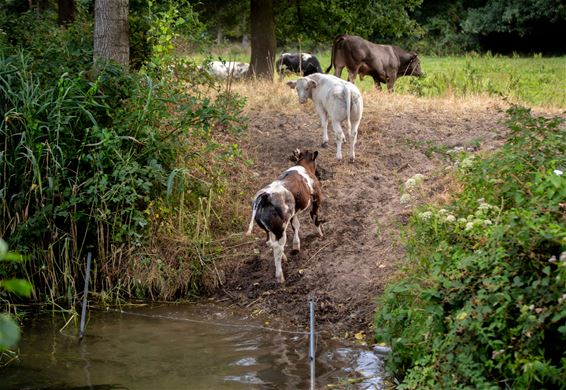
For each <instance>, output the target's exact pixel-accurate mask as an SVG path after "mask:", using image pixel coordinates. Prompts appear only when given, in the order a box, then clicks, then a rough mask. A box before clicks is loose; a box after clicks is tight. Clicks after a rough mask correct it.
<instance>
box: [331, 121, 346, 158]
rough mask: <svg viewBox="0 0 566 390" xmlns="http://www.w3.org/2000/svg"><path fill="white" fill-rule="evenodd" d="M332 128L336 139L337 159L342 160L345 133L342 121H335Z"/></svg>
mask: <svg viewBox="0 0 566 390" xmlns="http://www.w3.org/2000/svg"><path fill="white" fill-rule="evenodd" d="M332 128H333V129H334V138H335V139H336V159H338V160H342V139H344V132H343V131H342V126H340V121H338V120H336V119H333V120H332Z"/></svg>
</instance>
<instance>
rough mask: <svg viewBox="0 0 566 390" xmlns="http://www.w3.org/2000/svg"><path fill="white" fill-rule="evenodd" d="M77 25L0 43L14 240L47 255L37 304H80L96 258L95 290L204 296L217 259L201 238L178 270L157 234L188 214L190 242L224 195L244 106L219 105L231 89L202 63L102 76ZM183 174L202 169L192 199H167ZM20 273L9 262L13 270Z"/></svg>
mask: <svg viewBox="0 0 566 390" xmlns="http://www.w3.org/2000/svg"><path fill="white" fill-rule="evenodd" d="M169 10H170V8H169ZM28 17H30V16H29V15H28V14H24V15H23V16H22V18H28ZM167 20H168V21H171V20H173V19H167ZM14 23H15V24H16V25H17V24H18V23H20V22H19V21H18V20H15V21H14ZM35 23H40V22H39V21H38V20H35ZM175 23H176V22H175ZM79 25H82V24H80V23H79ZM35 28H37V30H40V29H41V28H40V27H39V26H37V27H35ZM43 28H48V27H43ZM72 29H73V27H72V26H71V27H70V28H69V30H66V29H58V28H53V29H52V30H50V37H52V40H53V41H54V42H58V43H59V46H56V45H52V44H51V42H49V40H45V39H44V38H43V36H41V35H38V36H36V37H33V36H31V35H30V36H29V39H30V42H28V43H27V44H26V45H24V46H25V47H24V49H17V48H14V47H11V46H10V45H8V44H6V43H4V44H3V45H2V46H1V47H0V118H1V119H0V175H1V176H2V180H0V186H1V187H0V215H1V217H0V236H3V237H5V238H6V239H7V240H8V241H9V243H10V245H11V246H12V247H14V248H15V249H16V250H17V251H18V252H20V253H23V254H26V255H29V254H32V253H33V254H34V256H33V257H32V259H33V260H30V262H29V264H26V267H25V270H24V271H23V273H24V274H28V275H30V277H31V278H32V279H33V281H34V285H35V287H36V288H35V289H34V294H36V295H35V296H34V298H35V299H42V300H43V299H45V300H49V301H59V300H64V301H66V302H67V303H73V301H74V299H75V291H76V290H77V286H78V285H80V283H79V282H80V277H81V275H84V271H83V268H84V261H83V260H82V259H84V255H85V253H86V251H89V250H90V251H93V252H94V253H95V259H96V260H97V262H98V265H97V266H96V267H95V272H99V273H100V274H98V275H95V277H94V278H93V279H94V281H95V283H97V285H96V286H95V289H98V290H99V291H103V290H104V291H107V292H108V293H105V294H110V295H114V297H116V296H122V297H127V296H134V295H135V296H136V297H139V298H141V297H144V296H154V297H168V298H171V297H173V296H175V295H177V294H179V293H191V292H195V291H196V288H198V286H199V281H198V276H199V274H200V273H201V270H202V269H203V268H204V267H206V266H207V264H206V262H204V261H203V260H202V257H201V256H200V255H199V254H198V253H194V250H192V249H190V248H192V247H193V244H192V243H191V242H187V243H186V245H185V246H184V247H183V248H184V249H183V250H184V252H183V253H181V254H179V255H177V256H174V259H173V260H172V261H171V263H167V264H164V262H161V260H159V261H157V259H153V258H151V255H149V256H148V255H145V253H147V252H149V253H156V252H158V247H159V245H163V244H162V243H160V242H159V241H158V240H157V237H158V236H159V235H160V234H163V230H166V229H169V228H170V226H169V221H168V220H167V218H169V219H171V218H173V216H174V215H176V214H177V213H179V214H180V215H184V216H185V218H184V220H183V223H182V224H181V225H178V226H176V228H177V229H178V232H177V233H176V234H177V235H184V234H187V236H188V237H190V235H191V233H192V230H191V229H192V228H193V226H192V225H191V224H190V223H189V222H188V221H192V219H193V214H194V215H195V216H196V215H197V214H198V213H199V212H200V209H201V208H202V205H204V201H203V199H210V197H211V194H216V193H222V191H224V187H225V185H226V183H225V179H224V177H223V172H222V169H221V168H220V167H219V165H222V164H224V161H228V160H230V159H233V158H234V156H236V155H237V153H238V148H237V147H236V148H232V146H224V145H222V144H220V143H219V142H217V141H216V140H215V138H216V137H217V136H218V134H221V135H222V136H223V137H227V135H230V134H235V133H237V132H239V131H242V130H243V128H244V122H243V121H242V119H241V117H240V116H241V109H242V105H243V101H242V99H240V98H239V97H237V96H234V95H230V94H219V95H218V96H217V97H214V98H213V97H210V95H211V94H210V93H209V92H210V91H211V90H214V89H217V90H218V89H219V86H216V85H215V84H214V83H212V81H211V80H210V79H209V78H206V77H205V78H203V77H201V76H200V73H201V72H197V69H196V66H195V65H194V64H191V63H189V62H179V63H175V64H172V66H171V67H169V64H170V63H168V62H166V61H165V60H164V59H163V56H161V57H160V61H157V60H156V61H154V62H153V66H151V67H147V68H145V69H144V71H143V72H141V73H130V74H125V73H123V72H122V71H121V69H119V68H116V67H113V66H111V65H109V66H107V67H105V68H102V69H101V70H100V71H99V72H98V73H97V75H96V77H95V76H94V75H93V74H91V73H90V72H89V71H88V70H89V69H90V68H91V65H92V64H91V63H90V62H88V64H86V65H84V66H77V63H73V62H68V61H69V58H70V57H69V56H68V55H65V53H68V52H69V49H70V47H69V46H68V45H67V43H69V44H71V43H72V42H65V41H64V39H62V37H66V36H67V35H68V34H70V33H69V31H71V30H72ZM167 31H169V30H167ZM156 34H157V33H156ZM163 39H164V41H160V42H166V41H167V42H168V38H167V37H166V38H163ZM42 42H45V43H42ZM28 48H29V49H28ZM42 49H44V50H47V51H48V52H49V56H50V58H49V61H44V51H43V50H42ZM88 50H89V49H88V48H87V49H86V51H87V52H88ZM83 53H84V52H83ZM161 54H163V53H161ZM82 61H83V62H84V61H85V59H84V58H83V59H82ZM86 61H92V57H91V56H90V55H89V56H88V57H87V60H86ZM85 69H87V71H85ZM181 75H182V76H183V77H184V78H183V80H182V81H180V80H179V79H178V78H177V77H179V76H181ZM188 91H190V92H191V93H192V94H189V93H188ZM206 91H209V92H206ZM213 95H214V94H213ZM179 167H183V168H186V169H188V170H190V171H191V175H190V179H189V180H187V183H186V185H185V186H184V187H183V189H184V191H185V192H184V193H183V192H182V191H181V193H183V194H184V196H183V197H182V201H181V200H179V198H174V199H167V200H166V198H167V183H168V179H169V177H170V175H171V173H172V172H173V171H174V170H175V169H178V168H179ZM213 206H214V205H212V204H211V205H209V206H208V207H209V208H210V209H212V210H213V208H212V207H213ZM154 207H157V208H158V210H155V209H154ZM207 223H210V220H208V221H207ZM199 228H201V226H199ZM199 234H200V233H199ZM208 243H210V239H209V241H208ZM205 249H206V248H205ZM199 250H201V251H202V250H203V248H202V247H201V248H200V249H199ZM140 257H143V258H149V261H147V262H145V263H143V262H141V261H140V262H138V261H137V260H139V258H140ZM185 269H186V270H188V271H187V272H185V273H183V272H180V271H182V270H185ZM8 271H9V269H8V268H6V267H5V266H0V275H3V274H4V273H7V272H8ZM175 273H176V275H175ZM156 275H157V276H156ZM173 276H174V277H173ZM9 287H18V286H17V285H9Z"/></svg>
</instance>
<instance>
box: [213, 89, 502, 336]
mask: <svg viewBox="0 0 566 390" xmlns="http://www.w3.org/2000/svg"><path fill="white" fill-rule="evenodd" d="M280 93H282V94H286V99H290V100H289V102H290V103H287V104H283V105H282V106H281V108H277V107H276V106H267V105H261V104H258V105H254V104H252V105H251V107H250V108H249V109H248V112H247V115H248V117H249V128H248V131H247V135H246V137H245V140H244V142H243V143H242V145H241V147H242V149H243V150H244V151H245V153H246V154H247V155H248V156H249V157H250V158H251V159H253V161H255V162H256V163H255V164H254V165H253V173H252V179H251V181H252V183H253V186H255V188H253V190H252V191H250V192H249V194H248V195H249V196H248V199H249V202H248V205H246V206H247V207H248V209H247V212H248V214H247V216H246V218H247V220H246V222H245V226H242V232H243V231H245V230H246V228H247V224H248V223H249V218H250V215H251V211H250V207H249V203H251V200H252V197H253V195H254V193H255V191H257V190H258V189H260V188H262V187H263V186H265V185H266V184H268V183H270V182H271V181H272V180H274V179H275V178H276V177H277V176H278V175H279V174H280V173H281V172H282V171H284V170H285V169H287V168H288V167H290V166H291V165H292V163H291V162H290V161H289V159H288V156H289V155H290V154H291V152H292V151H293V150H294V149H295V148H304V149H311V150H313V149H314V150H318V151H319V153H320V154H319V157H318V159H317V161H318V169H319V173H320V183H321V186H322V191H323V194H324V201H323V205H322V211H321V212H322V218H323V219H325V220H326V223H325V224H324V233H325V236H324V237H323V238H320V237H319V236H318V233H317V230H316V228H315V226H314V225H313V223H312V222H311V221H310V219H309V218H308V213H305V214H303V215H302V218H301V229H300V236H301V252H300V253H299V254H296V255H293V254H291V243H292V229H289V230H288V232H287V233H288V240H287V247H286V250H285V253H286V255H287V259H288V260H287V262H284V263H283V272H284V274H285V278H286V281H285V283H284V284H281V285H280V284H279V283H277V281H276V279H275V266H274V262H273V255H272V251H271V249H270V248H268V247H267V246H266V245H265V233H264V232H263V231H262V230H261V229H260V228H259V227H258V226H257V225H256V226H255V227H254V232H253V235H254V237H255V241H253V242H251V243H250V244H249V245H247V246H245V251H247V252H245V253H242V251H239V252H238V254H237V255H236V256H233V257H228V258H224V259H223V260H222V261H217V264H216V267H217V268H218V270H220V272H221V273H222V274H223V275H224V278H223V279H224V280H223V284H222V286H221V287H220V288H219V289H218V290H217V296H218V297H220V298H221V299H224V300H229V301H231V302H233V303H235V304H238V305H241V306H245V307H249V308H252V309H253V310H254V312H255V313H260V314H263V315H268V316H270V318H271V321H272V323H274V322H277V323H279V325H280V326H281V327H285V328H291V329H297V328H298V329H305V328H306V327H307V326H308V303H307V302H308V299H309V298H313V299H314V300H315V303H316V304H315V308H316V311H315V313H316V322H317V329H319V330H324V331H328V332H330V333H331V334H332V335H334V336H339V337H346V338H348V337H351V336H353V335H354V334H356V333H358V338H359V335H360V333H359V332H363V333H362V335H365V336H366V337H368V339H369V338H371V335H372V332H373V331H372V321H373V315H374V311H375V309H376V297H378V296H379V295H380V294H381V293H382V291H383V289H384V287H385V285H386V283H388V282H390V281H392V280H393V279H394V278H395V277H396V276H397V275H399V274H400V273H402V270H403V264H404V262H405V261H406V260H405V249H404V247H403V243H402V241H401V230H402V227H403V225H405V224H406V223H407V221H408V218H409V216H410V214H411V212H412V210H414V208H415V207H416V206H417V205H418V204H420V203H423V202H425V201H426V202H431V201H436V202H443V201H446V200H448V199H449V198H450V193H451V192H453V191H454V188H455V186H456V184H455V181H454V180H453V179H451V175H450V172H453V165H454V159H453V158H451V157H450V156H452V154H451V153H450V151H452V150H458V149H456V148H458V147H461V148H464V150H466V151H467V152H468V153H483V152H485V151H488V150H492V149H495V148H497V147H499V146H500V145H501V144H502V143H503V141H504V138H505V134H506V132H507V130H506V127H505V126H504V124H503V120H504V119H505V117H506V115H505V113H504V110H505V109H506V108H507V107H508V104H507V103H506V102H504V101H493V100H481V101H480V100H477V99H476V100H469V101H462V100H453V99H443V100H439V99H437V100H430V99H428V100H427V99H419V98H416V97H413V96H400V95H396V94H387V93H379V92H377V91H376V92H368V93H364V104H365V109H364V115H363V119H362V122H361V125H360V131H359V137H358V144H357V148H356V150H357V159H356V161H355V162H354V163H349V162H348V158H347V153H348V150H349V144H346V145H345V147H344V148H343V153H344V159H343V160H342V161H337V160H336V159H335V152H336V145H335V143H334V141H333V135H332V131H330V132H329V136H330V144H329V146H328V148H325V149H323V148H321V146H320V144H321V128H320V122H319V119H318V116H317V115H316V113H315V111H314V106H313V104H312V102H310V101H309V103H308V104H306V105H302V106H299V103H298V101H297V99H296V96H294V95H293V93H294V92H293V91H290V90H289V91H287V90H282V91H281V92H280ZM292 99H294V100H292ZM417 173H420V174H423V175H424V176H425V181H424V183H423V184H422V186H421V188H419V190H418V191H417V192H416V195H417V196H414V195H415V194H413V200H412V201H411V202H409V203H406V204H403V203H401V202H400V196H401V194H402V189H403V183H404V182H405V181H406V180H407V179H408V178H410V177H412V176H413V175H415V174H417Z"/></svg>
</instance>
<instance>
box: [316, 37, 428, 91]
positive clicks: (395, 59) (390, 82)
mask: <svg viewBox="0 0 566 390" xmlns="http://www.w3.org/2000/svg"><path fill="white" fill-rule="evenodd" d="M333 66H334V74H335V75H336V76H338V77H340V75H341V74H342V69H344V67H346V68H348V80H350V82H352V83H353V82H354V80H355V79H356V76H357V75H358V73H359V74H360V78H363V76H365V75H369V76H371V77H372V78H373V81H374V83H375V87H376V88H377V89H379V90H381V83H386V84H387V90H388V91H390V92H391V91H393V86H394V85H395V81H396V80H397V78H398V77H401V76H422V71H421V62H420V60H419V57H418V55H417V54H416V53H413V52H408V51H405V50H403V49H401V48H399V47H397V46H393V45H378V44H376V43H372V42H369V41H366V40H365V39H363V38H361V37H358V36H355V35H339V36H338V37H336V38H335V39H334V44H333V45H332V54H331V58H330V66H329V67H328V69H326V73H328V72H329V71H330V69H332V67H333Z"/></svg>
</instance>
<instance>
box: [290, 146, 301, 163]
mask: <svg viewBox="0 0 566 390" xmlns="http://www.w3.org/2000/svg"><path fill="white" fill-rule="evenodd" d="M301 157H303V153H302V152H301V151H300V150H299V148H297V149H295V150H293V154H292V155H290V156H289V160H291V161H292V162H294V163H298V162H299V160H300V159H301Z"/></svg>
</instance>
